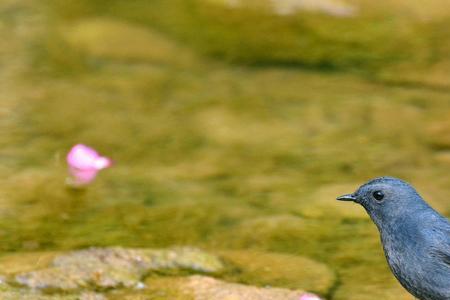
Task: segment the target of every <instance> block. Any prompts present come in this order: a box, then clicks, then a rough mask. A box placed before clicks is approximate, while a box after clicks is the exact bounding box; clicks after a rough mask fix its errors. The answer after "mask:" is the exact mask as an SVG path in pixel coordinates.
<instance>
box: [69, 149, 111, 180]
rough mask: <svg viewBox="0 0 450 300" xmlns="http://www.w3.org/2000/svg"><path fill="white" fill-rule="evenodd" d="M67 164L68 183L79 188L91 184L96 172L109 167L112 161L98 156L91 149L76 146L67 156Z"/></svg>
mask: <svg viewBox="0 0 450 300" xmlns="http://www.w3.org/2000/svg"><path fill="white" fill-rule="evenodd" d="M67 164H68V166H69V172H70V175H71V177H72V178H71V179H70V180H69V183H70V184H71V185H74V186H81V185H86V184H89V183H90V182H92V181H93V180H94V179H95V177H96V176H97V173H98V171H100V170H102V169H105V168H108V167H110V166H111V165H112V161H111V160H110V159H109V158H107V157H103V156H100V155H99V154H98V153H97V151H95V150H94V149H92V148H91V147H88V146H86V145H83V144H77V145H75V146H73V147H72V149H71V150H70V151H69V153H68V154H67Z"/></svg>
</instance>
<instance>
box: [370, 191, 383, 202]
mask: <svg viewBox="0 0 450 300" xmlns="http://www.w3.org/2000/svg"><path fill="white" fill-rule="evenodd" d="M372 196H373V197H374V198H375V200H377V201H381V200H383V198H384V194H383V192H382V191H375V192H373V194H372Z"/></svg>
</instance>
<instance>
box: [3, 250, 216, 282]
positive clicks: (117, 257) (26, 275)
mask: <svg viewBox="0 0 450 300" xmlns="http://www.w3.org/2000/svg"><path fill="white" fill-rule="evenodd" d="M1 265H2V266H3V269H5V268H8V269H9V271H8V272H9V273H7V274H5V275H9V276H11V277H14V281H15V282H16V283H17V284H21V285H23V286H26V287H29V288H32V289H46V290H65V291H73V290H78V289H82V288H89V287H96V288H101V289H112V288H121V287H126V288H133V287H138V286H139V285H140V282H141V280H142V279H143V278H144V276H145V275H146V274H148V273H151V272H155V271H159V272H164V271H166V270H169V271H171V272H172V273H173V272H176V271H181V272H182V271H185V270H188V271H191V272H205V273H219V272H221V271H222V269H223V265H222V262H221V261H220V260H219V259H218V258H217V257H215V256H213V255H210V254H207V253H206V252H203V251H200V250H198V249H194V248H173V249H162V250H153V249H124V248H102V249H100V248H92V249H88V250H80V251H74V252H71V253H68V254H63V255H55V254H53V253H52V254H42V253H36V254H34V255H33V254H29V255H25V256H24V258H22V257H21V256H20V255H17V254H16V255H13V256H12V257H8V256H6V257H3V258H2V261H1Z"/></svg>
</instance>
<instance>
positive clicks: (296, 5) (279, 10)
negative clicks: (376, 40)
mask: <svg viewBox="0 0 450 300" xmlns="http://www.w3.org/2000/svg"><path fill="white" fill-rule="evenodd" d="M210 1H214V2H219V1H220V2H222V3H224V4H226V5H228V6H229V7H234V8H239V7H255V8H258V7H259V8H261V7H264V6H268V7H269V8H270V9H271V10H272V11H273V12H274V13H275V14H278V15H292V14H295V13H297V12H301V11H306V12H314V13H323V14H326V15H330V16H335V17H350V16H354V15H355V14H356V12H357V10H356V8H355V7H354V6H352V5H350V4H348V3H345V2H343V1H340V0H268V1H266V2H265V1H256V2H255V1H252V0H210Z"/></svg>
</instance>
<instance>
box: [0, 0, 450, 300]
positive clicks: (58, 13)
mask: <svg viewBox="0 0 450 300" xmlns="http://www.w3.org/2000/svg"><path fill="white" fill-rule="evenodd" d="M0 37H1V47H0V130H1V134H0V252H1V254H2V255H4V254H7V253H11V252H14V253H19V254H20V253H27V252H31V251H44V250H45V251H47V250H69V249H78V248H85V247H89V246H110V245H121V246H125V247H155V248H158V247H168V246H174V245H189V246H196V247H201V248H203V249H207V250H209V251H211V252H213V253H221V252H223V251H229V252H227V253H231V254H229V255H230V256H231V257H232V256H233V253H235V254H234V255H236V257H239V258H236V259H241V260H242V259H243V260H244V261H245V257H246V256H245V253H246V251H258V253H269V254H273V255H278V256H276V257H278V258H280V257H288V259H285V260H283V259H282V258H280V260H279V261H277V263H276V266H277V267H276V268H274V269H273V270H271V271H270V272H269V273H267V274H266V273H263V272H258V271H256V272H254V273H251V274H249V273H245V272H244V273H239V272H229V273H226V274H224V275H222V278H223V279H225V280H229V281H236V282H244V283H249V284H254V285H270V286H277V287H287V288H302V289H306V290H311V291H313V292H317V293H319V294H320V295H322V296H324V297H325V298H326V299H333V300H344V299H355V300H356V299H357V300H366V299H367V300H370V299H413V298H412V297H411V296H409V295H407V294H406V292H404V291H403V289H402V288H401V287H400V285H399V284H398V283H397V282H396V281H395V279H394V277H393V276H392V275H391V274H390V271H389V270H388V267H387V264H386V262H385V259H384V256H383V253H382V249H381V245H380V242H379V238H378V232H377V231H376V228H375V226H374V225H373V224H372V223H371V222H370V220H369V219H368V217H367V216H366V214H365V212H364V211H363V209H362V208H360V207H359V206H356V205H354V204H351V203H340V202H339V203H338V202H337V201H335V200H334V199H335V197H336V196H338V195H340V194H342V193H348V192H353V191H354V190H355V189H356V188H357V187H358V186H359V185H360V184H362V183H363V182H365V181H366V180H368V179H370V178H372V177H377V176H382V175H390V176H397V177H401V178H403V179H405V180H408V181H410V182H412V183H414V185H415V186H416V187H417V188H418V190H419V192H420V193H422V194H423V195H424V196H425V197H426V198H427V199H428V200H429V201H430V202H431V204H432V205H433V206H434V207H435V208H436V209H437V210H439V211H440V212H441V213H443V214H446V215H449V213H450V201H449V199H450V185H449V181H450V173H449V167H450V4H449V2H448V1H446V0H430V1H427V3H426V4H424V2H423V1H415V0H380V1H369V0H342V1H337V0H264V1H263V0H129V1H124V0H108V1H106V0H104V1H102V0H44V1H32V0H2V1H0ZM76 143H86V144H87V145H91V146H93V147H94V148H96V149H97V150H98V151H100V152H101V153H102V154H105V155H106V156H109V157H111V158H112V159H113V160H114V161H115V165H114V167H113V168H111V169H109V170H106V171H104V172H102V174H100V176H99V178H97V180H96V181H95V182H94V183H93V184H92V185H90V186H89V187H87V188H85V189H80V190H75V189H70V188H68V187H67V186H66V185H65V183H64V181H65V178H66V176H67V167H66V163H65V155H66V153H67V152H68V151H69V149H70V147H71V146H72V145H74V144H76ZM231 250H233V251H234V252H233V251H231ZM230 251H231V252H230ZM283 255H285V256H283ZM302 257H303V258H307V260H301V259H298V262H297V260H296V258H302ZM247 259H248V257H247ZM266 259H267V256H264V255H262V256H261V258H260V261H258V256H252V259H251V260H250V261H249V262H248V263H249V264H250V263H254V264H256V265H258V264H259V265H260V266H264V265H265V264H266V263H267V262H266ZM305 261H307V262H308V263H309V265H308V263H307V264H306V265H303V263H304V262H305ZM302 262H303V263H302ZM311 263H312V265H311ZM314 264H315V265H314ZM311 266H313V267H311ZM317 266H320V267H317ZM311 278H313V279H314V280H311Z"/></svg>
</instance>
